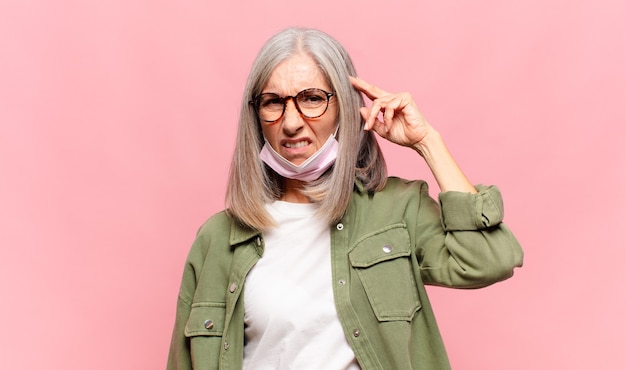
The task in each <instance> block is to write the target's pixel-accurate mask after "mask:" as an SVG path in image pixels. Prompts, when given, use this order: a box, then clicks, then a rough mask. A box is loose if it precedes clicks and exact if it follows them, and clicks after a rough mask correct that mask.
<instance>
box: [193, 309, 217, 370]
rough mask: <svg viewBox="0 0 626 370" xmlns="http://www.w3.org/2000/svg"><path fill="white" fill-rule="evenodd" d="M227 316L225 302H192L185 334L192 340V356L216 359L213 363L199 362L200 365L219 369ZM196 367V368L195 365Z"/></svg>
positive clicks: (194, 357)
mask: <svg viewBox="0 0 626 370" xmlns="http://www.w3.org/2000/svg"><path fill="white" fill-rule="evenodd" d="M225 318H226V304H225V303H220V302H197V303H194V304H192V306H191V312H190V314H189V318H188V319H187V324H186V325H185V336H186V337H188V338H189V340H190V347H191V358H192V360H193V359H213V361H214V363H211V364H197V365H198V367H201V368H205V367H206V368H210V369H213V368H215V369H217V359H218V358H219V355H220V349H221V347H222V336H223V335H224V321H225ZM213 366H214V367H213ZM194 368H196V366H195V365H194Z"/></svg>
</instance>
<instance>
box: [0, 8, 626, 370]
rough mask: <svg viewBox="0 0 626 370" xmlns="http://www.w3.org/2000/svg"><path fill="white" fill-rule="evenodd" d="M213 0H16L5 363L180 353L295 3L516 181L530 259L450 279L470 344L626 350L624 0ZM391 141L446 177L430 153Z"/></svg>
mask: <svg viewBox="0 0 626 370" xmlns="http://www.w3.org/2000/svg"><path fill="white" fill-rule="evenodd" d="M210 3H211V4H209V2H208V1H196V0H181V1H155V0H108V1H70V0H64V1H54V2H53V1H44V0H4V1H2V2H1V3H0V171H1V172H0V242H1V248H0V297H1V298H0V299H1V302H2V303H0V328H1V330H0V358H1V359H2V360H1V362H2V368H4V369H41V368H47V369H96V370H98V369H158V368H164V364H165V361H166V356H167V349H168V344H169V337H170V332H171V329H172V324H173V318H174V309H175V302H176V294H177V290H178V284H179V280H180V274H181V272H182V267H183V263H184V259H185V256H186V254H187V251H188V248H189V246H190V244H191V242H192V240H193V238H194V235H195V232H196V230H197V228H198V226H199V225H200V224H201V223H202V222H203V221H204V220H205V219H206V218H207V217H208V216H209V215H211V214H212V213H214V212H216V211H218V210H220V209H221V208H222V207H223V194H224V189H225V179H226V175H227V168H228V162H229V158H230V156H231V153H232V149H233V141H234V135H235V126H236V118H237V114H238V107H239V101H240V97H241V94H242V89H243V85H244V81H245V78H246V76H247V73H248V69H249V67H250V65H251V62H252V59H253V58H254V56H255V54H256V52H257V50H258V49H259V47H260V46H261V44H262V42H263V41H264V40H266V39H267V38H268V37H269V36H270V35H272V34H274V33H275V32H277V31H279V30H280V29H283V28H284V27H287V26H293V25H298V26H311V27H318V28H321V29H323V30H325V31H327V32H329V33H330V34H332V35H334V36H335V37H336V38H337V39H339V40H340V41H341V42H342V43H343V44H344V45H345V46H346V47H347V49H348V50H349V51H350V53H351V54H352V57H353V59H354V61H355V63H356V66H357V70H358V71H359V74H360V75H361V76H362V77H363V78H365V79H366V80H368V81H370V82H372V83H375V84H377V85H379V86H381V87H383V88H385V89H387V90H390V91H402V90H408V91H410V92H411V93H412V94H413V96H414V97H415V99H416V100H417V102H418V105H419V106H420V107H421V109H422V111H423V112H424V114H425V115H426V116H427V117H428V119H429V121H430V122H431V123H432V124H433V125H434V126H435V127H437V128H438V129H439V130H440V131H441V132H442V133H443V135H444V137H445V138H446V140H447V142H448V144H449V146H450V148H451V150H452V152H453V153H454V154H455V155H456V157H457V159H458V161H459V162H460V163H461V165H462V167H463V168H464V170H465V172H466V173H467V175H468V176H469V177H470V178H471V180H472V181H473V182H476V183H495V184H498V185H499V186H500V188H501V189H502V191H503V193H504V195H505V201H506V212H507V215H506V222H507V223H508V225H509V226H510V227H511V228H512V229H513V230H514V231H515V233H516V235H517V236H518V238H519V240H520V241H521V243H522V245H523V246H524V249H525V253H526V258H525V266H524V267H523V268H522V269H519V270H517V272H516V276H515V277H514V278H513V279H511V280H508V281H506V282H504V283H500V284H497V285H495V286H492V287H489V288H487V289H483V290H475V291H459V290H449V289H442V288H430V289H429V290H430V293H431V298H432V300H433V304H434V307H435V310H436V312H437V314H438V319H439V322H440V326H441V330H442V332H443V335H444V338H445V341H446V343H447V347H448V350H449V354H450V358H451V361H452V364H453V367H454V368H455V369H494V370H496V369H498V370H501V369H570V370H572V369H623V368H625V367H626V351H625V350H624V343H626V324H625V320H624V319H623V317H624V313H625V312H626V299H625V294H624V285H625V283H626V269H625V268H624V260H625V259H626V258H625V257H626V252H625V249H626V248H625V245H626V243H625V241H624V236H623V235H621V231H623V230H624V221H625V220H626V217H625V216H626V214H625V211H624V209H625V206H626V202H625V200H626V196H625V195H624V188H625V186H626V177H625V175H624V169H625V168H626V151H625V150H624V146H623V145H622V142H623V141H624V140H625V139H626V130H625V129H624V127H625V125H626V113H625V105H626V104H625V103H626V67H625V66H626V27H625V26H624V22H623V16H624V14H626V5H624V4H625V3H624V2H623V1H620V0H615V1H610V0H605V1H595V0H594V1H592V0H578V1H576V0H569V1H565V0H555V1H546V0H525V1H506V2H498V1H485V0H475V1H461V0H446V1H435V0H431V1H418V2H416V1H413V0H406V1H400V0H388V1H384V2H380V1H376V2H374V1H361V2H358V4H359V5H356V4H357V2H354V4H348V2H343V1H337V0H333V1H327V0H320V1H317V2H302V3H300V2H293V1H283V0H276V1H271V2H262V1H254V2H249V3H250V4H244V2H243V1H213V2H210ZM384 149H385V154H386V155H387V160H388V162H389V164H390V172H391V173H392V174H395V175H400V176H404V177H409V178H425V179H427V180H429V181H430V182H431V183H432V185H433V186H432V189H431V190H432V193H433V194H436V192H437V189H436V187H435V186H434V183H433V182H432V177H431V176H430V174H429V173H428V171H427V168H426V167H425V166H424V164H423V163H422V160H421V159H420V158H418V157H416V155H414V154H413V153H412V152H411V151H409V150H407V149H403V148H395V147H392V146H389V145H384Z"/></svg>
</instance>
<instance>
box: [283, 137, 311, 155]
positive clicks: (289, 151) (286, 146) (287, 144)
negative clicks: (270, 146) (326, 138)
mask: <svg viewBox="0 0 626 370" xmlns="http://www.w3.org/2000/svg"><path fill="white" fill-rule="evenodd" d="M301 142H305V143H306V144H305V145H302V146H293V145H296V144H298V143H301ZM311 143H312V141H311V139H309V138H308V137H301V138H298V139H285V140H281V141H280V148H281V150H282V151H283V153H284V154H283V156H284V157H285V158H287V159H292V158H297V157H302V155H303V154H306V153H307V152H308V151H309V148H310V147H311Z"/></svg>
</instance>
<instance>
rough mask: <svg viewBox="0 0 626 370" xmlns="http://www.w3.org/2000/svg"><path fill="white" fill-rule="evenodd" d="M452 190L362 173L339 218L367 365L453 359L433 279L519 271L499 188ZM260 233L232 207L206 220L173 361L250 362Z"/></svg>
mask: <svg viewBox="0 0 626 370" xmlns="http://www.w3.org/2000/svg"><path fill="white" fill-rule="evenodd" d="M477 189H478V190H479V193H478V194H475V195H474V194H468V193H458V192H446V193H441V194H440V195H439V200H440V204H438V203H437V202H436V201H435V200H434V199H433V198H431V197H430V196H429V195H428V188H427V185H426V183H425V182H423V181H405V180H402V179H398V178H389V181H388V183H387V186H386V187H385V189H383V190H382V191H379V192H376V193H373V194H371V193H368V192H366V191H364V190H363V188H362V187H361V185H360V184H359V183H356V184H355V191H354V193H353V196H352V200H351V203H350V205H349V207H348V209H347V211H346V214H345V216H344V217H343V219H342V220H341V221H340V222H339V223H337V224H335V225H332V227H331V248H332V251H331V255H332V273H333V276H332V278H333V281H334V284H333V289H334V294H335V303H336V306H337V311H338V314H339V319H340V321H341V323H342V326H343V329H344V333H345V336H346V338H347V340H348V342H349V344H350V346H351V347H352V349H353V351H354V353H355V355H356V357H357V360H358V362H359V364H360V366H361V368H362V369H394V370H395V369H403V370H405V369H425V370H436V369H449V368H450V365H449V362H448V358H447V355H446V351H445V348H444V345H443V342H442V339H441V336H440V334H439V330H438V328H437V324H436V322H435V317H434V315H433V311H432V307H431V305H430V302H429V300H428V297H427V295H426V290H425V288H424V284H432V285H441V286H449V287H457V288H478V287H483V286H486V285H489V284H492V283H495V282H498V281H501V280H504V279H507V278H509V277H510V276H512V275H513V269H514V268H515V267H517V266H521V265H522V250H521V247H520V245H519V244H518V242H517V240H516V239H515V237H514V236H513V234H511V232H510V231H509V230H508V229H507V228H506V227H505V226H504V225H503V224H502V223H501V222H502V216H503V207H502V198H501V196H500V193H499V191H498V189H497V188H495V187H484V186H478V187H477ZM263 248H264V241H263V235H262V233H261V232H259V231H256V230H250V229H246V228H242V227H241V226H238V224H237V223H235V222H233V220H232V219H230V218H229V217H228V216H227V214H226V213H225V212H221V213H218V214H216V215H214V216H213V217H211V218H210V219H209V220H208V221H207V222H206V223H205V224H204V225H203V226H202V227H201V229H200V230H199V232H198V235H197V238H196V241H195V242H194V244H193V246H192V247H191V251H190V252H189V256H188V258H187V262H186V265H185V269H184V273H183V278H182V285H181V288H180V294H179V296H178V306H177V313H176V322H175V325H174V332H173V335H172V342H171V347H170V353H169V359H168V364H167V369H170V370H174V369H241V367H242V359H243V346H244V321H243V317H244V304H243V292H244V282H245V278H246V274H247V273H248V272H249V271H250V269H251V268H252V267H253V266H254V264H255V263H256V262H257V261H258V260H259V258H261V257H262V256H263Z"/></svg>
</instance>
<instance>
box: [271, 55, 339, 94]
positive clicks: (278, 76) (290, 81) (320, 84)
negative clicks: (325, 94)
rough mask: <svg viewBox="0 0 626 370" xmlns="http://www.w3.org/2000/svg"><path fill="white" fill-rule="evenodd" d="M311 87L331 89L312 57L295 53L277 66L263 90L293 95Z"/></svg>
mask: <svg viewBox="0 0 626 370" xmlns="http://www.w3.org/2000/svg"><path fill="white" fill-rule="evenodd" d="M309 88H318V89H323V90H328V89H329V87H328V83H327V82H326V78H325V77H324V74H323V73H322V71H321V69H320V67H319V66H318V65H317V63H315V61H313V59H312V58H311V57H309V56H307V55H294V56H292V57H290V58H288V59H286V60H285V61H283V62H282V63H280V64H279V65H278V66H276V68H275V69H274V71H272V73H271V75H270V78H269V79H268V81H267V84H266V85H265V88H264V89H263V92H264V93H270V92H271V93H275V94H278V95H280V96H287V95H289V96H293V95H296V94H297V93H299V92H300V91H302V90H305V89H309Z"/></svg>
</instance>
